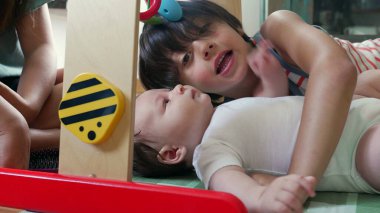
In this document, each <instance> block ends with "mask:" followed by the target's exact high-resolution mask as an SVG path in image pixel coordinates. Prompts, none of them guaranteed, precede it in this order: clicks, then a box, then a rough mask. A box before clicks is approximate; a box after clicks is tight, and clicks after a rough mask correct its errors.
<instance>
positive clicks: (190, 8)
mask: <svg viewBox="0 0 380 213" xmlns="http://www.w3.org/2000/svg"><path fill="white" fill-rule="evenodd" d="M178 3H179V4H180V6H181V7H182V10H183V17H182V18H181V20H180V21H177V22H170V21H167V20H165V19H163V23H162V24H157V25H150V24H145V25H144V28H143V32H142V34H141V35H140V56H139V76H140V80H141V82H142V84H143V85H144V87H145V88H146V89H159V88H174V87H175V86H176V85H177V84H179V83H180V82H179V72H178V67H177V63H175V62H174V61H173V60H172V59H171V58H170V57H171V54H172V53H180V52H186V51H187V50H188V47H189V45H190V44H191V42H193V41H195V40H198V39H199V38H202V37H204V36H207V34H209V33H211V32H210V30H209V27H208V26H210V25H211V24H212V23H215V22H225V23H227V24H228V25H230V26H231V27H232V28H233V29H235V30H236V31H237V32H239V33H240V34H242V36H243V38H244V39H245V40H247V38H248V37H247V35H245V34H244V32H243V30H242V25H241V22H240V21H239V20H238V19H237V18H236V17H235V16H233V15H232V14H230V13H229V12H228V11H227V10H225V9H224V8H223V7H221V6H219V5H217V4H215V3H212V2H210V1H205V0H197V1H196V0H193V1H179V2H178Z"/></svg>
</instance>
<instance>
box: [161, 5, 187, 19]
mask: <svg viewBox="0 0 380 213" xmlns="http://www.w3.org/2000/svg"><path fill="white" fill-rule="evenodd" d="M158 13H159V14H160V15H161V16H163V17H164V18H165V19H167V20H169V21H178V20H180V19H181V18H182V8H181V6H180V5H179V4H178V2H177V1H175V0H162V1H161V6H160V9H158Z"/></svg>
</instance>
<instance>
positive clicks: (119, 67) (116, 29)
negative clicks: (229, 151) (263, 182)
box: [0, 0, 246, 212]
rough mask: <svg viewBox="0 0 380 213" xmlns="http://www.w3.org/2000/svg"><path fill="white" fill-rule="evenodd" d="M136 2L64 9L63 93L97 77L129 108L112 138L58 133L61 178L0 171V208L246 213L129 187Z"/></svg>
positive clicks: (179, 191)
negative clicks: (96, 140)
mask: <svg viewBox="0 0 380 213" xmlns="http://www.w3.org/2000/svg"><path fill="white" fill-rule="evenodd" d="M138 11H139V1H138V0H128V1H125V0H107V1H104V0H80V1H79V0H77V1H75V0H74V1H69V3H68V22H67V23H68V26H67V47H66V64H65V80H64V91H66V90H67V88H68V85H69V84H70V82H71V80H72V79H73V78H74V77H75V76H77V75H78V74H80V73H83V72H93V73H97V74H99V75H102V76H103V77H104V78H106V79H107V80H108V81H110V82H111V83H113V84H114V85H115V86H117V87H118V88H120V89H121V90H122V92H123V94H124V95H125V97H126V100H127V104H126V105H127V107H126V109H125V112H124V115H123V116H122V118H121V120H120V123H119V125H118V127H117V128H116V130H115V131H114V132H113V135H112V136H111V138H110V139H109V140H108V141H106V142H104V143H102V144H99V145H92V144H85V143H83V142H80V141H79V140H78V139H77V138H76V137H75V136H74V135H72V134H71V133H70V132H68V130H67V129H65V128H61V129H62V130H61V146H60V163H59V173H60V174H55V173H44V172H32V171H24V170H13V169H6V168H0V188H1V193H0V206H4V207H10V208H18V209H27V210H31V211H38V212H116V211H126V212H152V211H156V212H157V211H158V212H160V211H161V212H214V211H216V212H246V208H245V207H244V205H243V204H242V202H241V201H240V200H239V199H238V198H236V197H235V196H233V195H231V194H228V193H222V192H214V191H208V190H201V189H191V188H184V187H174V186H160V185H154V184H142V183H133V182H131V176H132V175H131V171H132V166H131V164H130V162H132V159H131V158H132V152H131V151H132V145H133V144H132V142H131V137H132V136H131V132H133V123H134V122H132V121H133V120H134V101H135V94H136V93H135V81H136V61H137V60H136V56H137V23H138V19H137V14H138Z"/></svg>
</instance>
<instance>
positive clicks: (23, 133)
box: [0, 96, 30, 169]
mask: <svg viewBox="0 0 380 213" xmlns="http://www.w3.org/2000/svg"><path fill="white" fill-rule="evenodd" d="M0 115H1V119H0V167H8V168H18V169H27V168H28V164H29V150H30V137H29V127H28V124H27V122H26V120H25V119H24V117H23V116H22V115H21V113H19V112H18V111H17V110H16V109H15V108H14V107H13V106H12V105H10V104H9V103H8V102H7V101H6V100H5V99H4V98H3V97H2V96H0Z"/></svg>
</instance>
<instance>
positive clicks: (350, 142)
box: [134, 85, 380, 212]
mask: <svg viewBox="0 0 380 213" xmlns="http://www.w3.org/2000/svg"><path fill="white" fill-rule="evenodd" d="M303 100H304V98H303V97H300V96H298V97H279V98H243V99H238V100H235V101H232V102H229V103H226V104H223V105H221V106H219V107H217V108H216V109H214V108H213V106H212V104H211V101H210V98H209V96H208V95H206V94H204V93H201V92H200V91H198V90H197V89H195V88H193V87H191V86H182V85H178V86H176V87H175V88H174V89H173V90H172V91H169V90H166V89H158V90H150V91H147V92H145V93H143V94H141V95H140V96H139V97H138V99H137V101H136V106H137V107H136V125H135V162H134V167H135V171H137V172H140V173H144V172H145V174H144V175H147V176H160V175H161V176H165V175H172V174H173V173H176V172H177V173H179V172H181V171H183V169H188V168H190V167H191V164H193V165H194V167H195V169H196V172H197V175H198V177H199V178H200V179H201V180H202V181H203V182H204V183H205V186H206V187H207V188H208V189H212V190H219V191H226V192H230V193H232V194H234V195H236V196H237V197H239V198H240V199H241V200H242V201H243V203H244V204H245V205H246V207H247V208H248V210H250V211H251V210H261V211H281V212H282V211H283V210H286V211H289V212H291V211H296V212H299V211H302V203H303V201H304V200H303V196H304V195H307V196H312V195H313V194H314V193H313V188H314V184H315V183H316V180H315V179H313V178H312V177H303V176H298V175H288V176H283V177H281V178H277V179H276V180H275V181H273V182H272V183H271V184H269V185H267V186H260V185H259V183H258V182H257V181H255V180H254V179H253V178H251V177H250V173H251V172H265V173H269V174H272V175H277V176H281V175H286V174H288V169H289V165H290V161H291V157H292V153H293V148H294V145H295V141H296V135H297V133H298V127H299V122H300V118H301V112H302V107H303ZM379 124H380V100H378V99H373V98H363V99H358V100H355V101H353V102H352V104H351V108H350V112H349V117H348V120H347V123H346V126H345V129H344V131H343V135H342V138H341V140H340V142H339V144H338V147H337V149H336V151H335V152H334V154H333V156H332V158H331V161H330V163H329V165H328V167H327V169H326V171H325V173H324V174H323V176H322V177H321V179H320V180H319V184H318V186H317V190H322V191H326V190H328V191H345V192H366V193H379V190H380V181H379V179H378V178H377V177H379V176H380V172H379V171H380V169H379V167H378V166H376V165H378V164H377V163H376V162H379V161H380V155H378V154H376V153H378V152H380V143H378V141H377V140H378V138H379V137H380V125H379ZM170 167H173V169H174V171H171V170H170ZM161 168H162V169H163V170H162V171H160V169H161ZM181 169H182V170H181Z"/></svg>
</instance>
